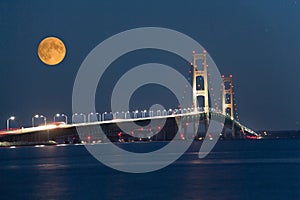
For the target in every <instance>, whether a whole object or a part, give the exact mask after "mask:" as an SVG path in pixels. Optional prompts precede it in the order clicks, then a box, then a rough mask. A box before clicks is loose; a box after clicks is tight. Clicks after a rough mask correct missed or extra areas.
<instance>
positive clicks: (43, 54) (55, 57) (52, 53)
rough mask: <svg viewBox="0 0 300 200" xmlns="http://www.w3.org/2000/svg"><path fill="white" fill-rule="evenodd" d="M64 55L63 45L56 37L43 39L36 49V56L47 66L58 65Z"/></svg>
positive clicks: (64, 48)
mask: <svg viewBox="0 0 300 200" xmlns="http://www.w3.org/2000/svg"><path fill="white" fill-rule="evenodd" d="M65 55H66V47H65V45H64V43H63V42H62V41H61V40H60V39H58V38H56V37H47V38H45V39H43V40H42V41H41V42H40V44H39V47H38V56H39V58H40V60H41V61H42V62H43V63H45V64H47V65H57V64H59V63H60V62H61V61H62V60H63V59H64V57H65Z"/></svg>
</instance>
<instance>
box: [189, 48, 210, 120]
mask: <svg viewBox="0 0 300 200" xmlns="http://www.w3.org/2000/svg"><path fill="white" fill-rule="evenodd" d="M197 60H202V61H203V62H202V66H203V68H202V69H200V68H197ZM192 64H193V108H194V110H197V107H198V103H197V97H198V96H203V97H204V111H205V113H206V114H207V116H208V109H209V102H208V84H207V83H208V81H207V78H208V77H207V67H208V65H207V63H206V51H205V50H204V51H203V53H196V52H195V51H193V63H192ZM197 77H203V84H204V85H203V89H201V90H199V89H198V88H197ZM207 118H208V117H207Z"/></svg>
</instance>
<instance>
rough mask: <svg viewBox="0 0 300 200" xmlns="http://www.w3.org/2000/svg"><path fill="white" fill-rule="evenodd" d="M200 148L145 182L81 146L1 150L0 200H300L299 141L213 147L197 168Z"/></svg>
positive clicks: (226, 143)
mask: <svg viewBox="0 0 300 200" xmlns="http://www.w3.org/2000/svg"><path fill="white" fill-rule="evenodd" d="M129 145H132V144H129ZM140 145H141V144H140ZM147 145H148V147H149V145H154V146H155V145H160V143H153V144H146V145H145V146H147ZM199 145H200V143H195V144H194V146H193V147H192V148H191V150H190V151H189V152H187V153H186V154H185V155H184V156H183V157H182V158H181V159H179V160H178V161H176V162H175V163H173V164H172V165H170V166H168V167H166V168H164V169H162V170H159V171H156V172H151V173H146V174H128V173H123V172H118V171H115V170H113V169H110V168H108V167H106V166H104V165H102V164H100V163H99V162H98V161H96V160H95V159H94V158H93V157H92V156H90V155H89V154H88V153H87V151H86V150H85V147H84V146H74V145H69V146H59V147H57V146H49V147H42V148H37V147H20V148H15V149H10V148H1V149H0V199H92V198H93V199H300V140H260V141H219V142H218V143H217V146H215V148H214V150H213V152H211V153H210V154H209V156H208V157H206V158H205V159H202V160H200V159H199V158H198V156H197V151H198V147H199ZM148 147H146V148H148ZM138 148H140V146H139V147H138Z"/></svg>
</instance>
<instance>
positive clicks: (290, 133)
mask: <svg viewBox="0 0 300 200" xmlns="http://www.w3.org/2000/svg"><path fill="white" fill-rule="evenodd" d="M257 133H258V134H260V135H261V136H262V137H263V138H264V139H291V138H297V139H300V130H281V131H265V130H264V131H257Z"/></svg>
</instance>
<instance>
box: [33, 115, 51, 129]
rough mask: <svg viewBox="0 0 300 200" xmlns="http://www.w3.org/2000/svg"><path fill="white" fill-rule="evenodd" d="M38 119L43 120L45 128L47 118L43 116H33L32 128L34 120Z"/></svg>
mask: <svg viewBox="0 0 300 200" xmlns="http://www.w3.org/2000/svg"><path fill="white" fill-rule="evenodd" d="M38 118H43V120H44V124H45V126H46V125H47V118H46V117H45V116H44V115H34V116H33V117H32V118H31V123H32V127H34V120H35V119H38Z"/></svg>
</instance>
